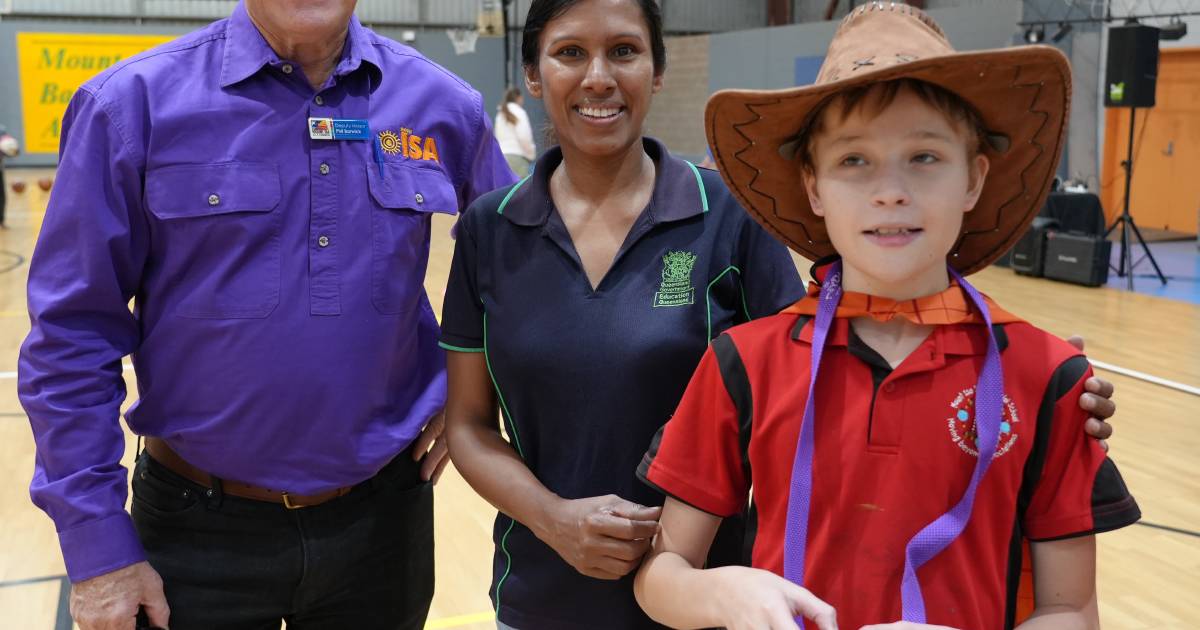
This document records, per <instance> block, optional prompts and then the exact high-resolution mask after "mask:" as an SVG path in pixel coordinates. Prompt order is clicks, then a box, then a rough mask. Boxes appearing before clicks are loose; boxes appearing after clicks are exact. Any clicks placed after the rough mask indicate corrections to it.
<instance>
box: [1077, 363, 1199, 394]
mask: <svg viewBox="0 0 1200 630" xmlns="http://www.w3.org/2000/svg"><path fill="white" fill-rule="evenodd" d="M1089 361H1091V359H1089ZM1092 365H1094V366H1096V367H1097V368H1100V369H1101V370H1105V371H1107V372H1113V373H1116V374H1121V375H1123V376H1128V377H1129V378H1136V379H1138V380H1140V381H1146V382H1147V383H1154V384H1155V385H1162V386H1163V387H1169V388H1171V389H1174V390H1177V391H1181V392H1183V393H1185V394H1191V395H1193V396H1200V387H1192V386H1191V385H1184V384H1183V383H1178V382H1176V381H1169V380H1167V379H1165V378H1160V377H1157V376H1154V375H1153V374H1146V373H1145V372H1139V371H1137V370H1131V369H1129V368H1123V367H1121V366H1119V365H1113V364H1111V363H1105V362H1103V361H1092Z"/></svg>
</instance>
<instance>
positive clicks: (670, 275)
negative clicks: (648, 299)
mask: <svg viewBox="0 0 1200 630" xmlns="http://www.w3.org/2000/svg"><path fill="white" fill-rule="evenodd" d="M662 261H663V268H662V283H661V284H659V286H658V292H657V293H655V294H654V306H655V308H657V307H659V306H688V305H690V304H695V302H696V287H694V286H692V266H693V265H695V264H696V255H695V254H693V253H691V252H684V251H679V252H667V253H666V254H665V255H664V256H663V257H662Z"/></svg>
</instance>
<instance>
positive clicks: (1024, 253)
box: [1009, 217, 1058, 278]
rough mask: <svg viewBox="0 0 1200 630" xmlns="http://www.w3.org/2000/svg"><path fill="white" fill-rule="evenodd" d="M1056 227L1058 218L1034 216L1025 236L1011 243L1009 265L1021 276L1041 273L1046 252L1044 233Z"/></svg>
mask: <svg viewBox="0 0 1200 630" xmlns="http://www.w3.org/2000/svg"><path fill="white" fill-rule="evenodd" d="M1057 227H1058V220H1057V219H1053V218H1050V217H1034V219H1033V225H1030V226H1029V231H1028V232H1025V236H1022V237H1021V240H1019V241H1017V244H1016V245H1013V248H1012V252H1011V256H1010V258H1009V266H1011V267H1012V269H1013V271H1015V272H1017V273H1019V274H1021V275H1022V276H1034V277H1038V278H1040V277H1041V275H1042V261H1043V259H1044V258H1045V256H1044V255H1045V252H1046V233H1047V232H1048V231H1049V230H1052V229H1055V228H1057Z"/></svg>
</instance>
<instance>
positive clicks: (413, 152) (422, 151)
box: [379, 127, 440, 162]
mask: <svg viewBox="0 0 1200 630" xmlns="http://www.w3.org/2000/svg"><path fill="white" fill-rule="evenodd" d="M379 148H380V149H382V150H383V152H384V153H387V154H388V155H397V154H403V155H404V157H406V158H408V159H410V160H424V161H427V162H440V160H439V158H438V146H437V140H435V139H434V138H433V136H428V137H425V138H422V137H421V136H418V135H417V134H415V133H413V130H412V129H409V128H407V127H401V128H400V133H399V134H397V133H396V132H394V131H392V130H391V129H385V130H383V131H381V132H379Z"/></svg>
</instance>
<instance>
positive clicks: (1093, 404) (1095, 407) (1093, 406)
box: [1067, 335, 1117, 451]
mask: <svg viewBox="0 0 1200 630" xmlns="http://www.w3.org/2000/svg"><path fill="white" fill-rule="evenodd" d="M1067 343H1069V344H1071V345H1072V346H1075V349H1077V350H1079V351H1080V352H1083V337H1080V336H1079V335H1073V336H1071V338H1069V339H1067ZM1083 387H1084V390H1085V391H1084V393H1083V395H1082V396H1080V397H1079V406H1080V408H1082V409H1083V410H1084V411H1087V412H1089V413H1091V414H1092V417H1091V418H1088V421H1087V423H1085V424H1084V425H1083V430H1084V431H1086V432H1087V434H1088V435H1090V436H1092V437H1094V438H1096V439H1098V440H1100V446H1102V447H1104V450H1105V451H1107V450H1108V438H1110V437H1112V434H1113V428H1112V425H1111V424H1109V423H1108V422H1106V421H1107V420H1108V419H1109V418H1111V417H1112V416H1113V414H1114V413H1116V412H1117V405H1116V403H1114V402H1113V401H1112V395H1113V384H1112V383H1110V382H1108V381H1106V380H1104V379H1102V378H1100V377H1099V376H1093V377H1091V378H1089V379H1088V380H1087V382H1086V383H1084V384H1083Z"/></svg>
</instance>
